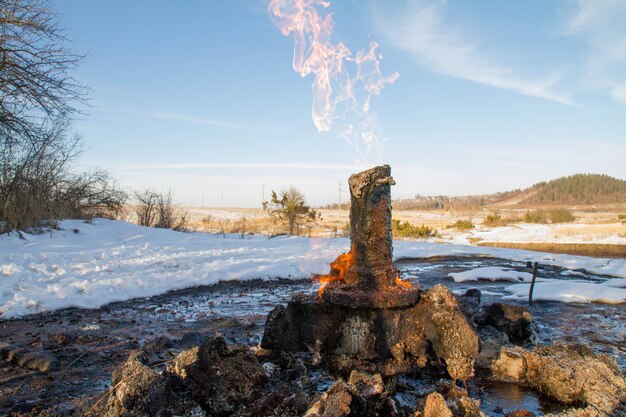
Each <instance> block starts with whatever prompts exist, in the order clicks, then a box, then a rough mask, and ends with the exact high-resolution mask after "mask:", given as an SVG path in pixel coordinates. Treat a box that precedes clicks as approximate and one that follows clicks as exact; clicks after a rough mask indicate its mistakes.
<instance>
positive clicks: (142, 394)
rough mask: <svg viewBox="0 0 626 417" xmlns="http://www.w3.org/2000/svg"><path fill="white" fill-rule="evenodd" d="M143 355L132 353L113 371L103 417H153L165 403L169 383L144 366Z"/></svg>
mask: <svg viewBox="0 0 626 417" xmlns="http://www.w3.org/2000/svg"><path fill="white" fill-rule="evenodd" d="M146 360H147V357H146V353H145V352H143V351H135V352H132V353H131V354H130V356H129V358H128V359H127V360H126V362H124V363H123V364H122V365H121V366H120V367H118V368H117V369H116V370H115V371H113V378H112V381H111V388H110V390H109V400H108V403H107V407H106V411H105V416H106V417H114V416H115V417H116V416H120V415H156V414H157V413H158V412H159V411H160V410H161V409H163V408H164V407H165V406H166V404H167V402H168V400H169V396H170V395H169V393H170V390H169V388H170V387H169V381H168V379H167V378H165V377H163V376H162V375H160V374H159V373H158V372H156V371H154V370H153V369H151V368H149V367H148V366H146V365H145V363H146Z"/></svg>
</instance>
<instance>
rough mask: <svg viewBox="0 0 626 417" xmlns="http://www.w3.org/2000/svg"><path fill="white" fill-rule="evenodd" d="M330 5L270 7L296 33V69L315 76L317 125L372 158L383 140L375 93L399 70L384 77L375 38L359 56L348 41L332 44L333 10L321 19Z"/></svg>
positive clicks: (281, 1) (294, 1)
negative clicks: (322, 10)
mask: <svg viewBox="0 0 626 417" xmlns="http://www.w3.org/2000/svg"><path fill="white" fill-rule="evenodd" d="M328 6H330V2H328V1H324V0H271V2H270V4H269V7H268V9H269V12H270V16H271V18H272V21H273V23H274V24H275V25H276V26H277V27H278V28H279V29H280V31H281V32H282V33H283V35H285V36H289V35H291V34H293V38H294V48H293V69H294V70H295V71H296V72H298V73H299V74H300V75H301V76H302V77H305V76H307V75H309V74H313V76H314V80H313V85H312V88H313V106H312V118H313V123H314V124H315V126H316V127H317V130H318V131H319V132H328V131H331V129H332V130H333V131H334V132H335V133H336V135H337V136H338V137H340V138H343V139H344V140H346V141H347V142H348V143H349V144H350V145H352V146H353V147H354V149H355V151H356V153H357V155H358V156H359V157H360V158H365V159H367V157H368V156H369V155H370V154H371V153H372V152H375V153H379V152H380V150H381V148H382V145H383V142H384V140H383V138H382V136H381V129H380V125H379V123H378V119H377V118H376V115H375V114H374V113H371V112H370V100H371V97H372V95H373V94H375V95H380V93H381V91H382V89H383V87H384V86H385V85H386V84H392V83H393V82H394V81H395V80H396V79H398V77H399V76H400V74H398V73H397V72H395V73H393V74H391V75H390V76H388V77H383V76H382V74H381V72H380V59H381V56H380V55H379V54H377V53H376V48H378V44H377V43H376V42H370V48H369V50H361V51H359V52H357V54H356V56H353V55H352V52H350V50H349V49H348V48H347V47H346V46H345V45H344V44H343V43H341V42H339V43H333V42H332V41H331V35H332V33H333V26H334V22H333V19H332V14H330V13H329V14H327V15H326V16H325V17H323V18H322V17H321V16H320V14H319V13H318V12H317V8H319V7H321V8H327V7H328ZM349 70H350V71H349Z"/></svg>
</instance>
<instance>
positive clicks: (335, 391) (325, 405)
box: [304, 379, 352, 417]
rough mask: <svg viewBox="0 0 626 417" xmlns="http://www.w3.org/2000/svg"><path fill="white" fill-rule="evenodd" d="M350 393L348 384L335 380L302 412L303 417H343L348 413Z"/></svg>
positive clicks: (350, 400)
mask: <svg viewBox="0 0 626 417" xmlns="http://www.w3.org/2000/svg"><path fill="white" fill-rule="evenodd" d="M351 402H352V395H351V394H350V392H349V389H348V385H347V384H346V383H345V382H344V381H343V380H342V379H339V380H337V381H336V382H335V383H334V384H333V385H332V386H331V387H330V388H329V389H328V390H327V391H326V392H324V393H323V394H322V396H321V397H320V399H319V400H318V401H316V402H315V403H313V405H312V406H311V407H310V408H309V409H308V410H307V412H306V413H305V414H304V416H305V417H343V416H347V415H348V414H350V403H351Z"/></svg>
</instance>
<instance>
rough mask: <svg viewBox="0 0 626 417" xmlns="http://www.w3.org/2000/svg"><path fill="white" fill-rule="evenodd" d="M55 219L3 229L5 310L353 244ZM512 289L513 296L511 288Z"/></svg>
mask: <svg viewBox="0 0 626 417" xmlns="http://www.w3.org/2000/svg"><path fill="white" fill-rule="evenodd" d="M60 228H61V230H54V231H51V232H47V233H44V234H39V235H24V236H25V239H20V238H19V236H18V235H16V234H11V235H3V236H0V315H1V317H2V318H10V317H17V316H22V315H26V314H32V313H37V312H42V311H49V310H55V309H59V308H65V307H84V308H97V307H99V306H102V305H104V304H107V303H110V302H113V301H122V300H127V299H130V298H136V297H148V296H153V295H156V294H161V293H163V292H166V291H169V290H175V289H181V288H188V287H193V286H198V285H209V284H214V283H217V282H219V281H226V280H249V279H255V278H261V279H273V278H277V277H283V278H306V277H308V276H309V275H310V274H312V273H327V272H328V264H329V263H330V262H331V261H332V260H334V259H335V258H336V256H337V255H338V254H340V253H342V252H344V251H346V250H348V249H349V241H348V239H345V238H333V239H328V238H302V237H276V238H273V239H268V238H267V237H266V236H249V237H246V238H245V239H241V238H240V237H239V236H236V235H230V236H229V235H227V236H226V237H222V236H221V235H210V234H204V233H181V232H174V231H171V230H163V229H151V228H145V227H140V226H137V225H134V224H130V223H126V222H122V221H110V220H104V219H96V220H94V221H93V222H91V223H87V222H83V221H79V220H66V221H63V222H61V223H60ZM394 255H395V258H396V259H400V258H424V257H430V256H445V255H456V256H467V255H488V256H495V257H500V258H505V259H511V260H516V261H539V262H541V263H544V264H550V265H558V266H561V267H565V268H569V269H572V270H575V269H585V270H587V271H589V272H592V273H596V274H604V275H612V276H616V277H626V260H625V259H598V258H587V257H580V256H571V255H555V254H546V253H538V252H529V251H521V250H513V249H501V248H489V247H475V246H468V245H453V244H442V243H430V242H420V241H396V242H395V243H394ZM526 278H527V277H523V281H526ZM494 279H497V277H496V278H494ZM623 283H624V280H616V281H615V285H616V286H610V287H609V286H608V285H607V288H610V290H608V291H612V292H614V293H615V294H617V298H619V297H621V295H619V294H621V293H620V291H626V290H625V289H624V288H623V286H624V285H623ZM543 284H544V283H539V284H538V285H537V287H536V288H535V294H536V296H535V298H536V299H539V298H541V297H544V290H543V289H542V288H543V287H542V285H543ZM618 284H619V285H618ZM513 287H515V286H513ZM594 288H595V287H594ZM588 290H590V289H585V291H588ZM520 291H522V290H521V289H520ZM511 292H512V296H515V295H516V294H517V289H516V288H512V289H511ZM545 294H546V296H547V297H550V296H551V294H552V296H553V298H554V299H559V300H566V301H580V300H581V299H579V298H576V299H574V300H569V299H566V298H565V297H563V296H562V294H559V293H554V290H553V289H547V288H546V290H545ZM590 299H593V297H592V298H587V300H590ZM623 299H626V296H623ZM618 301H619V300H618ZM612 302H616V301H615V299H613V301H612Z"/></svg>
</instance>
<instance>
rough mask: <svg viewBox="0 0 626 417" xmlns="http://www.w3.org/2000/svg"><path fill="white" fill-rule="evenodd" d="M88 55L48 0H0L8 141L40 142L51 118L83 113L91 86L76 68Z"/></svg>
mask: <svg viewBox="0 0 626 417" xmlns="http://www.w3.org/2000/svg"><path fill="white" fill-rule="evenodd" d="M82 58H83V57H82V56H81V55H78V54H75V53H74V52H73V51H72V50H71V48H70V46H69V41H68V39H67V38H66V37H65V35H64V33H63V30H62V29H61V27H60V25H59V18H58V15H57V14H56V13H55V12H54V11H53V10H52V8H51V6H50V2H49V1H48V0H1V1H0V125H1V129H0V135H1V136H2V142H24V143H26V144H27V143H30V142H33V143H34V142H38V141H40V140H41V131H42V129H43V130H45V129H46V126H45V124H46V121H47V120H57V119H71V118H72V116H75V115H76V114H77V113H78V110H77V104H79V103H80V102H82V101H83V99H84V98H85V94H86V88H85V87H84V86H83V85H81V84H80V83H79V82H77V81H76V79H75V78H74V77H73V76H72V71H73V69H74V68H75V67H76V66H77V65H78V64H79V63H80V61H81V60H82Z"/></svg>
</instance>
